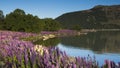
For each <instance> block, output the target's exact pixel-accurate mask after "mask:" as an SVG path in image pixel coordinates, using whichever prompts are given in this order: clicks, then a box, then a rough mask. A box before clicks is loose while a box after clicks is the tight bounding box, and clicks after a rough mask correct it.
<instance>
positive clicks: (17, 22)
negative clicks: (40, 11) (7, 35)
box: [5, 9, 43, 32]
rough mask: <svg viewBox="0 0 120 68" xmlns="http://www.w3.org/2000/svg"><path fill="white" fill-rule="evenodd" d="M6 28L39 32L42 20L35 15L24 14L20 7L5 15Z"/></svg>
mask: <svg viewBox="0 0 120 68" xmlns="http://www.w3.org/2000/svg"><path fill="white" fill-rule="evenodd" d="M5 23H6V29H7V30H12V31H24V32H40V31H41V30H42V29H43V27H42V26H43V22H42V21H41V19H39V18H38V17H37V16H33V15H32V14H27V15H26V14H25V12H24V11H23V10H21V9H16V10H14V11H13V12H11V13H10V14H8V15H6V19H5Z"/></svg>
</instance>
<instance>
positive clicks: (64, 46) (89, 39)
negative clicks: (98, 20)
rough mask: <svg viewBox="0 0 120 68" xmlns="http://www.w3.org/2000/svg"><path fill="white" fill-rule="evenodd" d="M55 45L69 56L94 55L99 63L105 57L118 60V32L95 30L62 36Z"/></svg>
mask: <svg viewBox="0 0 120 68" xmlns="http://www.w3.org/2000/svg"><path fill="white" fill-rule="evenodd" d="M57 47H59V48H60V49H61V50H62V51H66V53H67V54H68V55H70V56H75V57H77V56H81V57H87V56H88V55H90V56H91V57H94V56H95V57H96V60H97V61H98V62H99V65H102V64H103V63H104V60H105V59H109V60H111V61H114V62H120V32H115V31H114V32H95V33H88V34H87V35H81V36H75V37H62V38H60V43H58V44H57Z"/></svg>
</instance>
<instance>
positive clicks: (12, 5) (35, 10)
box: [0, 0, 120, 18]
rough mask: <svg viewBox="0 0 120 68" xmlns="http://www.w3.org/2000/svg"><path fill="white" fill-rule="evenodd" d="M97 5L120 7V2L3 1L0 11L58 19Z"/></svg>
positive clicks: (100, 0)
mask: <svg viewBox="0 0 120 68" xmlns="http://www.w3.org/2000/svg"><path fill="white" fill-rule="evenodd" d="M95 5H120V0H1V1H0V10H2V11H3V12H4V15H5V14H8V13H10V12H12V11H13V10H15V9H16V8H20V9H23V10H24V11H25V12H26V13H30V14H33V15H37V16H38V17H39V18H46V17H48V18H56V17H58V16H60V15H61V14H63V13H67V12H73V11H79V10H85V9H90V8H92V7H94V6H95Z"/></svg>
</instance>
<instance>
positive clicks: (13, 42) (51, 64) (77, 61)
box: [0, 31, 120, 68]
mask: <svg viewBox="0 0 120 68" xmlns="http://www.w3.org/2000/svg"><path fill="white" fill-rule="evenodd" d="M30 36H36V34H32V33H21V32H10V31H0V68H98V64H97V62H96V61H95V59H92V58H91V57H88V58H83V57H70V56H68V55H66V53H65V52H62V51H60V50H59V48H56V47H46V49H43V54H41V53H39V52H38V51H36V50H34V46H35V45H34V44H33V43H32V42H30V41H21V40H20V37H30ZM46 50H47V51H46ZM110 65H111V66H112V67H120V65H115V64H114V63H113V62H111V64H110V63H109V62H108V61H106V64H105V65H104V66H103V67H104V68H105V67H107V66H110Z"/></svg>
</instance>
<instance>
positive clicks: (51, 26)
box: [43, 18, 60, 31]
mask: <svg viewBox="0 0 120 68" xmlns="http://www.w3.org/2000/svg"><path fill="white" fill-rule="evenodd" d="M43 20H44V23H45V26H44V30H45V31H56V30H59V29H60V23H58V22H57V21H55V20H53V19H51V18H46V19H43Z"/></svg>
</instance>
